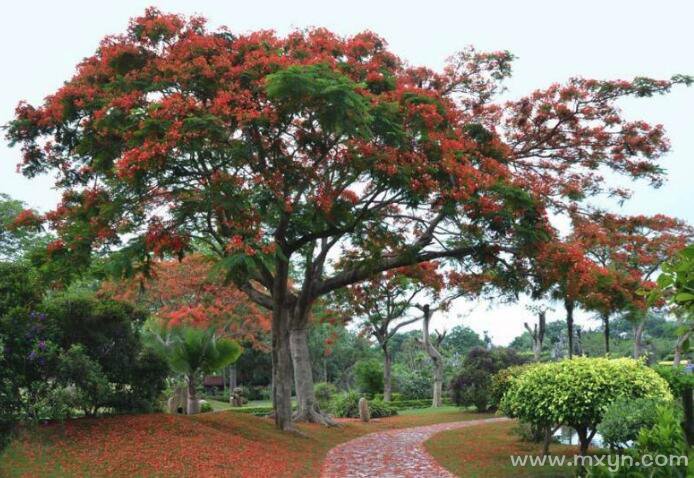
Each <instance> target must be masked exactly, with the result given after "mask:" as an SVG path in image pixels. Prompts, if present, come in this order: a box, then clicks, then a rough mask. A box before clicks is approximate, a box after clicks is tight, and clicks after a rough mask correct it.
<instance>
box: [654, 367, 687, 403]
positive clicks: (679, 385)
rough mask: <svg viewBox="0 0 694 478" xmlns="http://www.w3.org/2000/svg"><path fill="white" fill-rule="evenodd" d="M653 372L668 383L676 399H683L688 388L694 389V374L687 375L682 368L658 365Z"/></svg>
mask: <svg viewBox="0 0 694 478" xmlns="http://www.w3.org/2000/svg"><path fill="white" fill-rule="evenodd" d="M653 370H655V371H656V372H657V373H658V375H660V376H661V377H662V378H663V379H664V380H665V381H666V382H667V383H668V385H669V386H670V390H671V391H672V394H673V395H675V396H676V397H681V396H682V392H684V390H685V389H686V388H687V387H694V374H692V373H687V372H686V371H685V370H684V367H682V366H679V367H673V366H672V365H656V366H655V367H653Z"/></svg>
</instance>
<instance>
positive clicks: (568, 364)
mask: <svg viewBox="0 0 694 478" xmlns="http://www.w3.org/2000/svg"><path fill="white" fill-rule="evenodd" d="M620 398H627V399H629V398H631V399H633V398H652V399H659V400H663V401H671V400H672V394H671V393H670V390H669V387H668V384H667V382H665V380H663V379H662V378H661V377H660V376H659V375H658V374H657V373H656V372H655V371H653V370H652V369H650V368H648V367H646V366H645V365H644V364H643V363H642V362H640V361H636V360H632V359H627V358H621V359H614V360H610V359H607V358H587V357H580V358H574V359H570V360H562V361H561V362H552V363H544V364H538V365H535V366H532V367H530V368H528V369H527V370H526V371H524V372H523V373H521V374H520V375H519V376H518V377H516V378H515V379H513V380H511V381H510V386H509V387H508V390H507V391H506V392H505V393H504V395H503V398H502V400H501V410H502V411H503V412H504V413H505V414H506V415H508V416H510V417H515V418H519V419H521V420H523V421H525V422H527V423H530V424H533V425H536V426H538V427H554V426H557V425H560V424H562V425H567V426H570V427H572V428H574V429H575V430H576V432H577V434H578V437H579V441H580V443H581V452H586V451H587V448H588V445H589V444H590V441H591V440H592V438H593V435H594V433H595V431H596V428H597V425H598V423H600V422H601V421H602V419H603V416H604V414H605V411H606V410H607V409H608V408H609V406H610V405H611V404H612V403H613V402H614V401H615V400H618V399H620Z"/></svg>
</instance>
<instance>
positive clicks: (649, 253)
mask: <svg viewBox="0 0 694 478" xmlns="http://www.w3.org/2000/svg"><path fill="white" fill-rule="evenodd" d="M574 224H575V226H574V230H575V231H577V232H576V234H575V237H576V239H577V240H580V241H581V243H582V244H583V245H584V247H585V250H586V253H587V254H589V255H590V256H591V257H592V258H593V260H595V261H596V262H597V263H598V264H599V265H600V266H601V267H603V268H605V269H609V270H610V271H614V272H612V276H613V277H614V278H613V279H611V281H612V284H611V288H612V290H613V293H612V294H610V295H611V296H612V297H615V296H616V297H617V299H616V301H615V300H614V299H613V300H612V301H610V300H609V295H608V296H607V298H605V294H604V293H603V291H602V290H601V289H600V288H598V289H597V290H596V291H595V293H594V294H593V297H595V296H598V299H597V302H598V303H600V302H602V303H603V304H607V305H602V307H600V306H599V307H598V308H601V309H602V311H603V314H606V313H607V311H608V310H609V308H610V307H612V308H614V307H615V304H616V305H617V306H620V305H621V306H622V307H623V309H625V310H626V312H627V314H628V316H629V317H630V318H631V320H632V322H633V329H634V358H638V357H640V356H641V355H642V353H643V350H642V349H643V346H642V336H643V331H644V327H645V320H646V317H647V314H646V313H645V311H646V310H647V307H648V303H647V301H646V300H645V297H644V295H643V294H642V293H640V291H642V290H649V289H652V288H653V287H654V286H655V283H654V282H653V279H654V277H655V274H656V273H657V272H658V271H659V270H660V267H661V265H662V264H663V263H664V262H665V261H667V260H668V259H669V258H671V257H673V256H674V255H675V254H676V253H677V252H678V251H680V250H682V249H683V248H684V247H685V246H686V244H687V242H688V241H689V240H691V237H692V235H693V234H694V230H692V228H691V227H689V226H688V225H686V224H685V223H683V222H682V221H679V220H677V219H673V218H670V217H667V216H664V215H655V216H618V215H615V214H611V213H605V212H600V211H596V212H594V213H593V214H591V216H590V217H588V218H586V217H581V216H576V217H574ZM615 289H616V291H615ZM601 296H602V300H601ZM610 304H612V305H610ZM623 304H624V305H623ZM608 332H609V329H608Z"/></svg>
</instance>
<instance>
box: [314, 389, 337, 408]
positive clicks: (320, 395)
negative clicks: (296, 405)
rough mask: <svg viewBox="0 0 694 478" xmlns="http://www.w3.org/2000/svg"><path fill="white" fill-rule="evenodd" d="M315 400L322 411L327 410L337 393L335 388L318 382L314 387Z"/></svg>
mask: <svg viewBox="0 0 694 478" xmlns="http://www.w3.org/2000/svg"><path fill="white" fill-rule="evenodd" d="M314 392H315V394H316V400H318V404H319V405H320V407H321V408H322V409H327V408H328V407H329V406H330V401H331V400H332V399H333V397H334V396H335V394H336V393H337V387H335V385H333V384H332V383H328V382H319V383H317V384H316V385H315V386H314Z"/></svg>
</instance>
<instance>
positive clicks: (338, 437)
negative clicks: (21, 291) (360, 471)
mask: <svg viewBox="0 0 694 478" xmlns="http://www.w3.org/2000/svg"><path fill="white" fill-rule="evenodd" d="M474 418H480V415H478V414H470V413H462V412H458V411H451V410H447V411H443V412H436V413H427V414H418V415H402V416H396V417H391V418H387V419H381V420H378V421H372V422H371V423H369V424H363V423H360V422H356V421H346V422H343V424H342V426H341V427H340V428H325V427H322V426H319V425H301V430H302V432H303V433H304V434H305V437H297V436H296V435H288V434H285V433H281V432H278V431H277V430H275V428H274V427H273V424H272V422H270V421H269V420H267V419H263V418H257V417H253V416H249V415H244V414H238V413H234V412H220V413H208V414H202V415H198V416H195V417H185V416H176V415H165V414H151V415H132V416H118V417H107V418H98V419H79V420H73V421H68V422H66V423H64V424H53V425H48V426H42V427H39V428H38V429H35V430H27V431H25V432H23V433H22V435H21V436H20V437H19V438H18V439H16V440H15V441H14V442H13V443H12V444H11V445H10V446H9V447H8V449H7V450H5V452H4V453H3V454H2V455H0V476H2V477H35V476H90V477H101V476H108V477H126V476H127V477H130V476H141V477H145V476H162V477H165V476H184V477H185V476H191V477H192V476H195V477H235V476H242V477H291V476H297V477H298V476H301V477H310V476H318V473H319V470H320V466H321V464H322V461H323V458H324V457H325V454H326V453H327V451H328V450H329V449H330V448H332V447H333V446H335V445H337V444H338V443H341V442H343V441H346V440H350V439H352V438H355V437H357V436H359V435H363V434H364V433H370V432H372V431H378V430H384V429H389V428H400V427H409V426H418V425H425V424H431V423H440V422H445V421H456V420H465V419H474Z"/></svg>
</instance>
